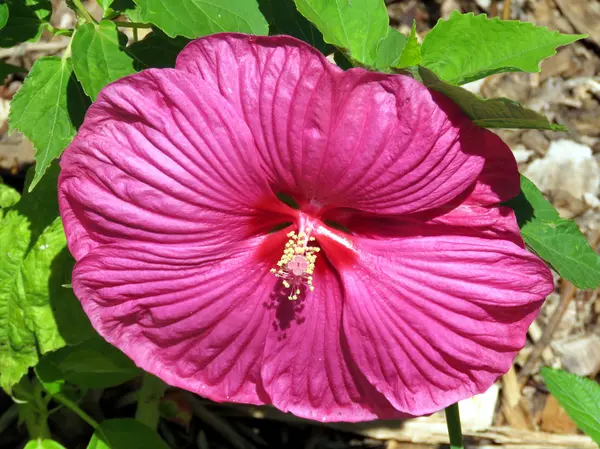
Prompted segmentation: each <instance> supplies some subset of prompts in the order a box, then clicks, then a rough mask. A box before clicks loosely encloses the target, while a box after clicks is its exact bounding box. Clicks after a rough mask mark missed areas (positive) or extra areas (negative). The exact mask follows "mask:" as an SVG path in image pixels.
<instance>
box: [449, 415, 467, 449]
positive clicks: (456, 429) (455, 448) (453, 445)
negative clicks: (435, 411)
mask: <svg viewBox="0 0 600 449" xmlns="http://www.w3.org/2000/svg"><path fill="white" fill-rule="evenodd" d="M445 411H446V424H447V425H448V435H449V436H450V449H464V446H463V437H462V430H461V428H460V413H459V411H458V404H452V405H450V406H448V407H446V410H445Z"/></svg>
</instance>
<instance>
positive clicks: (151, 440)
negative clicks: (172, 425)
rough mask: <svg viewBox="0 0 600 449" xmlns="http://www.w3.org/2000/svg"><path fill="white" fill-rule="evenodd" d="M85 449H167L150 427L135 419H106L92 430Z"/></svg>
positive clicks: (165, 444)
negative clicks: (92, 432) (92, 433)
mask: <svg viewBox="0 0 600 449" xmlns="http://www.w3.org/2000/svg"><path fill="white" fill-rule="evenodd" d="M87 449H169V446H168V445H167V443H165V442H164V440H163V439H162V438H161V437H160V435H158V433H156V432H155V431H154V430H152V429H151V428H150V427H148V426H147V425H145V424H142V423H141V422H139V421H136V420H135V419H108V420H106V421H104V422H103V423H102V424H101V425H100V427H99V428H98V429H96V431H95V432H94V435H93V436H92V439H91V441H90V444H88V447H87Z"/></svg>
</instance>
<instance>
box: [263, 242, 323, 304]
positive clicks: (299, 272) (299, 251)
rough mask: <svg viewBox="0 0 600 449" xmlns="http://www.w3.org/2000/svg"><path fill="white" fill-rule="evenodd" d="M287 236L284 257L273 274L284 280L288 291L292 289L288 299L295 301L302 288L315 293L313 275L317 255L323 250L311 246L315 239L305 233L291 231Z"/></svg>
mask: <svg viewBox="0 0 600 449" xmlns="http://www.w3.org/2000/svg"><path fill="white" fill-rule="evenodd" d="M287 236H288V237H289V240H288V241H287V243H286V244H285V249H284V250H283V255H282V256H281V259H279V262H277V268H272V269H271V273H273V274H274V275H275V276H277V277H278V278H281V279H282V284H283V286H284V287H285V288H286V289H291V293H290V295H289V296H288V299H290V300H292V301H295V300H296V299H298V295H300V293H301V287H302V286H306V288H308V289H309V290H310V291H311V292H312V291H314V289H315V287H314V286H313V283H312V275H313V273H314V271H315V261H316V260H317V254H316V253H318V252H319V251H320V250H321V249H320V248H318V247H316V246H309V245H308V244H309V243H310V242H314V241H315V238H314V237H309V236H308V235H307V234H306V233H305V232H303V231H300V232H299V233H298V234H296V232H295V231H291V232H289V233H288V234H287Z"/></svg>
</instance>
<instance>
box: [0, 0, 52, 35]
mask: <svg viewBox="0 0 600 449" xmlns="http://www.w3.org/2000/svg"><path fill="white" fill-rule="evenodd" d="M7 7H8V16H6V15H4V16H3V17H4V18H6V17H8V20H7V21H6V23H5V25H4V27H2V29H0V47H13V46H15V45H17V44H20V43H21V42H25V41H29V42H35V41H37V40H38V39H39V38H40V36H41V35H42V31H43V28H44V26H45V24H46V23H47V22H48V20H50V14H51V13H52V3H51V1H50V0H6V4H5V5H4V7H3V8H2V10H4V11H6V8H7Z"/></svg>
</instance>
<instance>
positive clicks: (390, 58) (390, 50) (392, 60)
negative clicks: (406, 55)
mask: <svg viewBox="0 0 600 449" xmlns="http://www.w3.org/2000/svg"><path fill="white" fill-rule="evenodd" d="M405 47H406V36H405V35H404V34H402V33H400V31H398V30H396V29H395V28H391V27H390V28H389V29H388V35H387V36H386V37H385V39H383V40H381V41H380V42H379V46H378V48H377V60H376V61H375V68H376V69H378V70H382V71H383V70H387V69H389V68H390V67H395V66H396V64H398V63H399V61H400V57H401V56H402V52H403V51H404V48H405Z"/></svg>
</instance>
